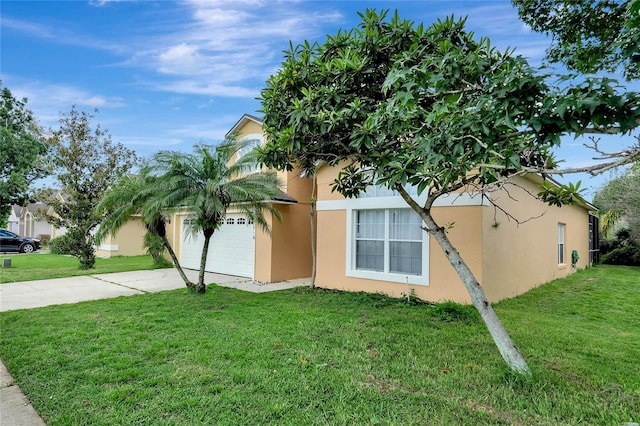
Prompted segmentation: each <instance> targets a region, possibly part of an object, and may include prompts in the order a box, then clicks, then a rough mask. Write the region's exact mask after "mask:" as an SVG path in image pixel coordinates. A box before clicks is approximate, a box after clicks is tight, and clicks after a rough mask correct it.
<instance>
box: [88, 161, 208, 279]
mask: <svg viewBox="0 0 640 426" xmlns="http://www.w3.org/2000/svg"><path fill="white" fill-rule="evenodd" d="M155 183H156V177H154V176H150V175H149V173H148V169H147V168H142V170H141V171H140V173H139V174H137V175H124V176H122V177H120V179H118V181H117V182H116V183H115V184H114V185H113V186H111V187H110V188H109V189H108V190H107V192H106V193H105V194H104V197H103V198H102V200H101V201H100V203H99V204H98V206H97V207H96V211H97V213H98V214H99V215H101V216H103V217H102V220H101V222H100V227H99V228H98V231H97V232H96V235H95V237H96V242H97V243H100V242H101V241H102V240H104V238H105V237H107V236H108V235H111V236H115V235H116V234H117V232H118V230H120V229H121V228H122V227H123V226H124V225H125V224H126V223H127V222H128V221H129V220H130V219H131V217H132V216H133V215H139V217H140V220H141V221H142V223H143V224H144V226H145V228H146V229H147V234H146V235H145V241H150V242H152V241H153V239H155V238H160V239H161V241H162V245H163V247H164V248H165V249H166V250H167V252H168V253H169V256H170V257H171V260H172V261H173V264H174V265H175V267H176V269H177V270H178V272H179V273H180V276H181V277H182V279H183V280H184V282H185V284H186V285H187V287H195V284H193V283H192V282H191V281H190V280H189V279H188V278H187V276H186V275H185V273H184V271H183V270H182V267H181V265H180V262H179V261H178V257H177V256H176V254H175V252H174V251H173V247H171V243H170V242H169V240H168V239H167V230H166V224H167V216H166V215H165V212H164V211H163V210H162V208H161V207H160V206H159V205H158V204H157V203H154V202H153V200H154V197H155V196H157V194H156V192H155V189H156V188H157V187H156V186H155V185H154V184H155ZM152 255H154V254H153V253H152ZM157 256H161V253H160V254H155V255H154V262H155V263H156V264H162V263H163V262H162V260H161V259H160V258H158V257H157Z"/></svg>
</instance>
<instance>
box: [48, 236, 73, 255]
mask: <svg viewBox="0 0 640 426" xmlns="http://www.w3.org/2000/svg"><path fill="white" fill-rule="evenodd" d="M74 247H75V244H74V242H73V241H72V239H71V238H70V237H69V236H68V235H67V234H64V235H61V236H59V237H56V238H54V239H52V240H51V241H50V242H49V250H51V253H53V254H69V255H73V254H74Z"/></svg>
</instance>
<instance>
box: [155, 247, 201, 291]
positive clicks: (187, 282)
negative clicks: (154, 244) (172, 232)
mask: <svg viewBox="0 0 640 426" xmlns="http://www.w3.org/2000/svg"><path fill="white" fill-rule="evenodd" d="M162 242H163V243H164V246H165V248H166V249H167V251H168V252H169V256H171V260H172V261H173V265H174V266H175V267H176V269H177V270H178V273H179V274H180V276H181V277H182V280H183V281H184V283H185V285H186V286H187V288H190V289H195V287H196V285H195V284H194V283H192V282H191V280H189V278H187V276H186V275H185V273H184V270H183V269H182V266H180V262H179V261H178V257H177V256H176V253H175V252H174V251H173V247H171V244H170V243H169V240H168V239H167V236H166V235H162Z"/></svg>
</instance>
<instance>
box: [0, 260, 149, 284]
mask: <svg viewBox="0 0 640 426" xmlns="http://www.w3.org/2000/svg"><path fill="white" fill-rule="evenodd" d="M6 258H9V259H11V268H0V284H4V283H13V282H18V281H32V280H44V279H49V278H62V277H71V276H76V275H93V274H107V273H110V272H124V271H137V270H141V269H153V259H152V258H151V256H129V257H124V256H117V257H111V258H109V259H101V258H97V259H96V267H95V268H94V269H89V270H82V269H79V266H80V262H79V261H78V259H76V258H75V257H71V256H62V255H57V254H42V253H33V254H0V259H6Z"/></svg>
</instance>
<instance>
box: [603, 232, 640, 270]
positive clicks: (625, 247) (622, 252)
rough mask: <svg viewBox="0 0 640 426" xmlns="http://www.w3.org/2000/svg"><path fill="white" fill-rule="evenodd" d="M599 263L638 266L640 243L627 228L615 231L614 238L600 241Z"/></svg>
mask: <svg viewBox="0 0 640 426" xmlns="http://www.w3.org/2000/svg"><path fill="white" fill-rule="evenodd" d="M600 263H605V264H609V265H627V266H640V245H639V244H638V243H637V241H636V240H635V239H634V238H633V236H632V235H631V232H630V231H629V230H628V229H621V230H619V231H618V232H616V238H615V240H605V241H602V242H601V243H600Z"/></svg>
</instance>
